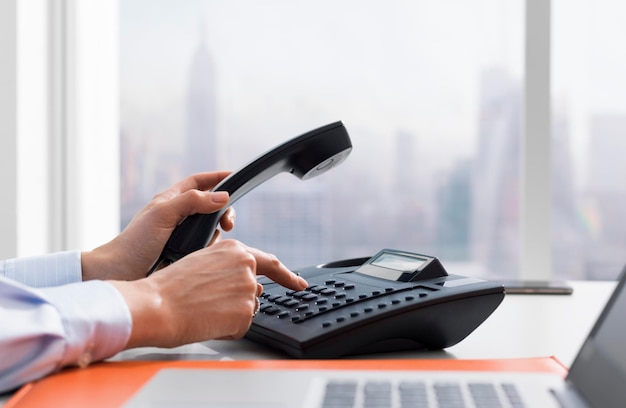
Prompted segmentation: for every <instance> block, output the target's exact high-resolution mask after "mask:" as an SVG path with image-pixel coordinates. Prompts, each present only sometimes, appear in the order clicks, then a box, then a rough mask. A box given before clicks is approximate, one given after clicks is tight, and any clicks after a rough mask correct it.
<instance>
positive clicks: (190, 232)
mask: <svg viewBox="0 0 626 408" xmlns="http://www.w3.org/2000/svg"><path fill="white" fill-rule="evenodd" d="M351 151H352V142H351V140H350V137H349V136H348V132H347V130H346V128H345V126H344V125H343V123H342V122H340V121H339V122H334V123H331V124H328V125H326V126H322V127H320V128H317V129H314V130H311V131H310V132H307V133H305V134H303V135H300V136H297V137H294V138H292V139H290V140H288V141H286V142H284V143H282V144H280V145H278V146H276V147H274V148H273V149H271V150H270V151H268V152H266V153H265V154H263V155H261V156H259V157H258V158H256V159H255V160H253V161H252V162H250V163H248V164H247V165H245V166H244V167H242V168H241V169H240V170H238V171H236V172H234V173H231V174H230V175H229V176H228V177H226V178H225V179H224V180H222V181H221V182H220V183H219V184H218V185H216V186H215V187H214V188H213V189H212V191H228V193H229V202H228V204H229V205H232V204H233V203H234V202H235V201H237V200H238V199H239V198H241V197H242V196H244V195H245V194H246V193H248V192H249V191H251V190H252V189H254V188H255V187H257V186H258V185H259V184H261V183H263V182H265V181H267V180H269V179H270V178H272V177H273V176H275V175H277V174H279V173H283V172H287V173H291V174H293V175H294V176H296V177H298V178H300V179H302V180H307V179H310V178H313V177H315V176H317V175H319V174H322V173H324V172H326V171H328V170H330V169H331V168H333V167H335V166H337V165H338V164H340V163H342V162H343V161H344V160H345V159H346V158H347V157H348V155H349V154H350V152H351ZM226 208H227V207H224V208H223V209H221V210H219V211H216V212H214V213H212V214H194V215H192V216H189V217H187V218H185V219H184V220H183V222H181V223H180V225H178V226H177V227H176V228H175V229H174V231H173V232H172V235H171V236H170V238H169V239H168V241H167V243H166V244H165V247H164V249H163V251H162V252H161V255H160V256H159V259H158V260H157V261H156V262H155V263H154V265H153V266H152V268H150V270H149V271H148V275H149V274H151V273H152V272H154V271H155V270H157V269H158V268H159V267H161V266H163V265H167V264H170V263H172V262H175V261H177V260H179V259H180V258H182V257H183V256H185V255H188V254H190V253H191V252H194V251H196V250H198V249H201V248H204V247H205V246H206V245H207V244H208V243H209V241H210V240H211V238H212V237H213V234H214V233H215V229H216V228H217V225H218V223H219V220H220V218H221V216H222V215H223V214H224V212H225V211H226Z"/></svg>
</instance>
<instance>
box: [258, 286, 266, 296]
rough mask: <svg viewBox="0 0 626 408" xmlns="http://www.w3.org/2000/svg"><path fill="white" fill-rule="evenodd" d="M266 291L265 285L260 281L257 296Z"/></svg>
mask: <svg viewBox="0 0 626 408" xmlns="http://www.w3.org/2000/svg"><path fill="white" fill-rule="evenodd" d="M264 291H265V289H264V288H263V285H261V284H260V283H257V287H256V296H257V297H259V296H261V295H262V294H263V292H264Z"/></svg>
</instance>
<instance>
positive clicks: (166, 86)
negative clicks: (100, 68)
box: [120, 0, 626, 166]
mask: <svg viewBox="0 0 626 408" xmlns="http://www.w3.org/2000/svg"><path fill="white" fill-rule="evenodd" d="M624 4H626V3H624V2H621V1H618V0H599V1H595V0H594V1H593V2H592V1H590V0H553V43H552V51H553V54H552V55H553V78H552V80H553V96H554V100H555V109H556V110H559V111H564V112H565V114H567V115H568V118H569V120H570V122H571V125H572V128H571V129H572V137H573V143H574V146H573V152H574V154H575V157H576V159H577V160H578V161H581V160H583V159H584V155H585V152H586V150H587V148H588V145H587V131H586V129H587V126H588V118H589V112H590V111H595V112H607V111H611V112H626V98H625V97H623V96H622V94H623V92H622V91H621V90H623V89H626V86H624V85H625V84H624V79H623V77H624V74H623V73H624V72H626V53H624V52H623V51H622V50H621V47H622V45H621V40H622V39H623V38H626V28H625V27H626V25H624V24H623V22H624V21H626V12H625V10H626V6H625V5H624ZM522 29H523V1H521V0H476V1H467V0H437V1H426V0H419V1H418V0H404V1H402V0H390V1H384V2H383V1H363V0H342V1H340V2H337V1H332V0H317V1H304V0H299V1H294V0H265V1H256V0H228V1H225V0H185V1H174V0H156V1H155V0H124V1H123V2H121V34H120V39H121V47H120V49H121V53H122V54H121V81H122V121H123V123H124V125H125V126H127V127H129V128H131V129H133V130H135V131H136V130H137V128H143V127H146V126H147V127H148V128H147V129H145V128H144V129H142V132H145V133H147V134H150V135H151V136H152V137H153V138H155V139H158V138H159V135H161V137H164V138H166V136H167V135H168V134H172V133H176V132H180V129H181V128H182V126H183V124H182V122H183V117H182V114H183V111H182V109H183V108H184V96H185V92H186V87H187V83H186V80H187V74H188V71H189V69H190V63H191V57H192V55H193V52H194V50H195V49H196V48H197V47H198V44H199V43H200V41H205V42H206V44H207V46H208V48H209V50H210V52H211V54H212V56H213V57H214V59H215V60H214V62H215V65H216V69H217V75H218V95H219V97H220V109H221V112H220V117H221V118H223V121H222V123H221V124H220V134H221V135H222V137H223V138H225V139H227V140H232V139H234V138H235V136H232V135H240V134H244V135H245V134H248V133H254V132H255V129H258V128H259V127H265V126H266V127H267V129H276V128H277V127H282V128H284V129H285V132H284V133H281V134H277V135H276V139H275V140H270V141H268V143H274V142H278V141H280V140H282V139H284V138H285V136H286V134H290V132H292V131H299V130H301V131H304V130H307V129H305V128H304V127H313V126H317V125H321V124H324V123H327V122H330V121H333V120H337V119H342V120H344V122H346V124H347V125H348V126H349V129H350V125H352V126H353V127H354V128H355V129H358V130H359V131H360V130H362V129H363V130H367V132H369V133H371V134H374V135H388V137H387V138H385V139H386V140H377V141H374V142H372V141H368V142H367V143H374V144H377V145H381V146H380V148H382V149H391V147H388V146H387V147H385V146H386V143H388V142H389V141H391V140H393V137H394V136H395V134H396V133H397V132H398V131H400V130H408V131H410V132H412V133H414V134H415V135H416V136H417V137H418V138H419V143H418V144H417V145H418V146H419V148H420V149H421V150H422V151H426V152H437V151H441V149H443V148H445V149H446V150H445V152H446V153H445V155H444V156H445V158H443V164H442V163H440V165H443V166H445V163H446V158H447V159H449V160H453V159H456V158H458V157H459V156H467V155H470V154H472V151H473V148H474V141H475V137H476V128H477V123H476V121H477V114H478V104H477V103H478V89H479V83H478V79H479V75H480V73H481V72H482V71H483V70H485V69H488V68H491V67H493V66H499V67H502V68H504V69H505V70H507V71H508V72H509V73H510V75H511V76H512V77H513V78H516V79H520V78H521V76H522V74H523V72H522V71H523V32H522ZM150 117H158V120H156V121H150V120H146V119H147V118H150ZM242 118H245V123H242V122H243V121H242ZM148 123H154V125H153V126H155V127H157V128H158V129H150V128H149V127H150V125H149V124H148ZM242 137H245V136H242ZM268 137H271V136H268ZM379 139H380V138H379ZM228 147H229V146H227V145H225V146H224V148H228Z"/></svg>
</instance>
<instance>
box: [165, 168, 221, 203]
mask: <svg viewBox="0 0 626 408" xmlns="http://www.w3.org/2000/svg"><path fill="white" fill-rule="evenodd" d="M229 174H230V172H229V171H214V172H210V173H197V174H193V175H191V176H189V177H186V178H184V179H182V180H180V181H178V182H177V183H175V184H174V185H172V186H171V187H170V188H168V189H167V190H165V191H163V192H162V193H161V195H165V196H169V197H174V196H177V195H180V194H182V193H184V192H185V191H189V190H200V191H206V190H210V189H212V188H213V187H215V186H216V185H217V184H218V183H219V182H220V181H222V180H224V179H225V178H226V177H228V175H229Z"/></svg>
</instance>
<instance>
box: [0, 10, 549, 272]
mask: <svg viewBox="0 0 626 408" xmlns="http://www.w3.org/2000/svg"><path fill="white" fill-rule="evenodd" d="M24 4H29V6H25V5H24ZM34 9H35V10H34ZM525 10H526V13H525V26H526V30H525V39H526V48H525V73H526V74H525V75H526V76H525V84H524V89H525V99H524V105H523V106H524V116H523V117H524V120H523V133H522V135H523V136H522V145H521V163H522V164H521V180H520V181H521V185H520V273H521V277H522V278H525V279H535V278H537V279H547V278H550V276H551V274H552V262H551V248H552V243H551V241H552V236H551V228H550V213H551V187H550V178H551V177H550V176H549V175H550V174H551V158H550V151H551V150H550V145H551V143H550V135H551V130H550V127H551V125H550V123H551V117H550V106H551V101H550V31H551V21H550V10H551V2H550V1H549V0H526V7H525ZM118 12H119V4H118V1H116V0H47V1H46V0H38V1H34V0H29V1H28V2H23V1H22V2H21V1H20V0H4V1H3V2H0V27H3V28H2V32H0V34H2V35H0V55H4V56H6V57H7V59H8V63H6V62H5V61H3V63H2V64H0V89H2V90H3V92H1V93H0V134H1V135H2V138H1V139H0V148H1V149H2V150H1V151H3V152H17V154H16V155H11V154H6V153H5V157H4V158H3V160H2V161H1V163H2V164H0V184H1V185H2V188H3V190H4V191H5V192H7V194H8V196H7V197H4V198H3V199H2V200H1V202H0V221H1V225H2V230H3V233H2V234H0V257H10V256H17V255H25V254H28V253H30V252H40V251H42V250H45V251H56V250H63V249H70V248H80V249H89V248H92V247H95V246H97V245H98V244H101V243H103V242H105V241H106V240H108V239H110V238H111V237H113V236H114V235H115V234H116V233H118V232H119V183H120V174H119V167H120V166H119V117H118V116H119V113H118V105H119V91H118V86H119V85H118V58H119V57H118V55H119V52H118V42H117V33H118V18H119V17H118ZM33 13H34V14H36V15H40V13H44V15H47V17H48V18H47V21H48V28H47V30H48V34H49V38H50V41H49V43H47V44H45V45H44V48H46V49H45V52H46V53H48V54H47V55H48V56H49V58H48V59H47V71H48V75H47V81H46V83H45V84H43V85H42V87H39V88H36V87H35V88H34V89H33V88H32V87H28V86H26V85H25V84H28V83H30V82H29V78H27V77H26V78H24V77H23V76H24V75H36V73H32V72H31V73H28V71H25V70H24V69H23V66H24V64H28V62H25V61H22V60H20V58H23V57H24V56H27V55H30V56H31V57H32V58H34V59H35V60H36V59H37V58H41V55H40V54H38V53H37V52H36V49H37V48H41V47H42V45H41V43H40V42H38V41H36V40H35V41H31V42H25V41H20V38H21V37H20V32H21V31H20V28H21V27H25V24H26V22H27V21H29V20H30V19H32V16H33ZM31 26H32V25H31ZM20 61H21V64H20ZM31 62H32V61H31ZM30 79H32V77H31V78H30ZM42 95H43V96H46V95H47V98H45V103H43V107H42V106H41V105H38V104H35V106H38V109H39V113H38V114H37V115H38V116H39V117H40V118H41V117H44V118H46V120H45V123H47V126H46V127H45V128H43V129H40V130H39V131H37V130H36V129H35V130H33V129H32V128H31V129H30V131H31V132H35V133H37V132H39V133H40V134H39V135H36V136H33V135H30V136H29V135H28V134H26V133H25V132H27V131H28V129H29V128H28V126H26V125H25V124H26V123H27V122H28V121H27V120H26V119H25V116H24V114H23V112H21V111H23V110H24V109H25V104H20V103H19V102H20V101H30V102H34V101H36V100H37V98H41V97H42ZM20 110H21V111H20ZM29 137H30V139H29ZM34 137H38V138H39V141H40V144H41V146H45V147H44V151H46V150H47V151H48V152H49V153H48V154H47V155H45V157H43V156H42V154H41V152H39V153H38V156H37V157H39V159H40V160H41V162H44V163H45V164H44V165H42V164H41V163H39V164H37V163H32V157H30V156H29V153H30V152H29V149H28V148H27V146H26V145H25V143H24V142H23V141H25V140H33V138H34ZM48 144H49V146H50V149H47V146H48ZM13 158H15V159H13ZM25 164H28V165H27V166H26V167H24V165H25ZM33 166H35V167H36V168H34V169H33ZM19 169H27V170H28V171H18V170H19ZM42 180H43V181H42ZM32 186H35V188H33V187H32ZM37 187H39V188H37ZM44 196H45V198H43V197H44ZM33 202H35V203H39V208H38V207H37V205H36V204H32V203H33ZM28 203H30V204H28ZM41 206H43V207H44V210H42V209H41ZM30 207H32V208H33V209H34V210H38V211H33V212H31V213H29V211H23V210H22V209H23V208H30ZM18 208H19V209H20V211H18ZM45 208H48V209H49V210H48V211H46V210H45ZM35 212H36V213H37V214H39V215H38V216H36V217H33V216H32V213H35ZM41 214H45V215H41ZM41 237H46V238H45V239H44V242H43V243H42V238H41Z"/></svg>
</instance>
